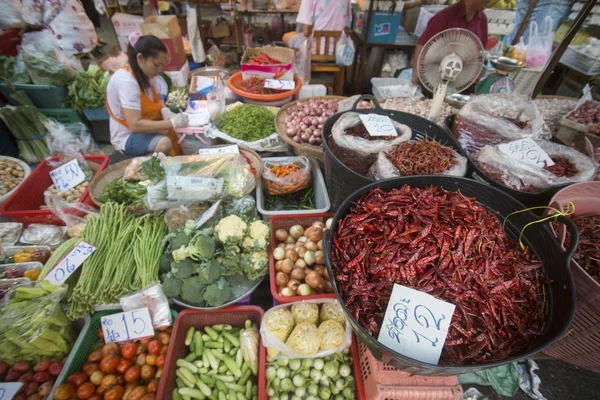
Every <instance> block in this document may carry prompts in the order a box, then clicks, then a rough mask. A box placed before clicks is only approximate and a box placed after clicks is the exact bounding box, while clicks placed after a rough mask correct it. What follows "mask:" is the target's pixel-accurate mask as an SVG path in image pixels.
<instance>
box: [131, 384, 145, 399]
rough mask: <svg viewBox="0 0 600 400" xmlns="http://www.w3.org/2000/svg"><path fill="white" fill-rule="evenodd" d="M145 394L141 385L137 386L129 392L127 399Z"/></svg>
mask: <svg viewBox="0 0 600 400" xmlns="http://www.w3.org/2000/svg"><path fill="white" fill-rule="evenodd" d="M145 394H146V389H145V388H144V387H143V386H138V387H136V388H135V389H133V390H132V391H131V393H129V396H127V400H140V399H141V398H142V397H144V395H145Z"/></svg>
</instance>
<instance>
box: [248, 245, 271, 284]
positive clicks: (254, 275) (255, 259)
mask: <svg viewBox="0 0 600 400" xmlns="http://www.w3.org/2000/svg"><path fill="white" fill-rule="evenodd" d="M242 266H243V267H244V272H245V274H246V276H247V277H248V279H250V280H252V281H255V280H257V279H258V278H260V277H262V276H265V275H266V274H267V273H268V266H269V255H268V254H267V252H266V251H264V250H257V251H253V252H251V253H246V254H244V255H243V256H242Z"/></svg>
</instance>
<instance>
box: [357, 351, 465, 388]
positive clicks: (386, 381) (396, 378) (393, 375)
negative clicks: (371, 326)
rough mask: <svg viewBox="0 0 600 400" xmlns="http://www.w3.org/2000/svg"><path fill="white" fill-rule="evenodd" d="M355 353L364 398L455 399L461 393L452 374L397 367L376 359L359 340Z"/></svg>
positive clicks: (456, 379)
mask: <svg viewBox="0 0 600 400" xmlns="http://www.w3.org/2000/svg"><path fill="white" fill-rule="evenodd" d="M358 354H359V357H360V372H361V374H362V381H363V385H364V391H365V392H364V393H365V398H366V399H369V400H456V399H459V398H460V396H462V393H463V390H462V387H461V386H460V384H459V383H458V378H457V377H456V376H420V375H413V374H409V373H407V372H402V371H399V370H397V369H396V368H395V367H392V366H391V365H388V364H384V363H382V362H381V361H377V359H376V358H375V357H373V355H372V354H371V352H370V351H369V349H367V347H366V346H365V345H364V344H362V343H361V342H360V341H359V342H358ZM357 381H358V380H357Z"/></svg>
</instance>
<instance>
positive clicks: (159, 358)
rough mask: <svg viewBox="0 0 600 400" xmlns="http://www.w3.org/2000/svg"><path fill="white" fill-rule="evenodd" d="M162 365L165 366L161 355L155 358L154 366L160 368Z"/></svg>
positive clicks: (163, 357) (163, 356)
mask: <svg viewBox="0 0 600 400" xmlns="http://www.w3.org/2000/svg"><path fill="white" fill-rule="evenodd" d="M163 365H165V355H164V354H161V355H160V356H158V357H156V366H157V367H160V368H162V367H163Z"/></svg>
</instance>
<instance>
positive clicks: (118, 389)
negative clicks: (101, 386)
mask: <svg viewBox="0 0 600 400" xmlns="http://www.w3.org/2000/svg"><path fill="white" fill-rule="evenodd" d="M123 393H125V389H123V386H118V385H117V386H115V387H113V388H112V389H110V390H108V391H107V392H106V393H105V394H104V400H121V399H122V398H123Z"/></svg>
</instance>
